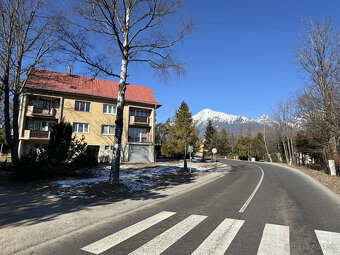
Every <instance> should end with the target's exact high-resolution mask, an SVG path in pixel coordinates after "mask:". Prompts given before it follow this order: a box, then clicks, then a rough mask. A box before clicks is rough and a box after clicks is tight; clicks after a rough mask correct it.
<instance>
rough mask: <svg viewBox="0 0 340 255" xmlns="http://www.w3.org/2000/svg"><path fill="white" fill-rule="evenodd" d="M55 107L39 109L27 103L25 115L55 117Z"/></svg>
mask: <svg viewBox="0 0 340 255" xmlns="http://www.w3.org/2000/svg"><path fill="white" fill-rule="evenodd" d="M56 115H57V109H56V108H50V109H41V108H37V107H36V106H34V105H29V106H28V107H27V116H29V117H34V116H44V117H53V118H56Z"/></svg>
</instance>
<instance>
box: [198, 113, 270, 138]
mask: <svg viewBox="0 0 340 255" xmlns="http://www.w3.org/2000/svg"><path fill="white" fill-rule="evenodd" d="M192 118H193V121H194V124H195V127H196V129H197V132H198V135H199V138H202V136H203V134H204V131H205V128H206V126H207V124H208V121H209V120H211V122H212V124H213V126H214V127H215V128H216V129H217V130H218V131H220V130H221V129H223V128H225V129H226V130H227V131H228V133H229V134H231V133H236V132H239V131H240V130H243V131H246V130H249V129H250V130H251V132H257V131H258V130H260V129H261V128H262V127H263V124H266V125H271V124H272V123H273V121H272V120H271V119H270V118H269V116H267V115H266V114H262V115H261V116H259V117H258V118H256V119H250V118H247V117H244V116H241V115H232V114H227V113H224V112H216V111H213V110H211V109H204V110H202V111H200V112H199V113H197V114H195V115H194V116H193V117H192Z"/></svg>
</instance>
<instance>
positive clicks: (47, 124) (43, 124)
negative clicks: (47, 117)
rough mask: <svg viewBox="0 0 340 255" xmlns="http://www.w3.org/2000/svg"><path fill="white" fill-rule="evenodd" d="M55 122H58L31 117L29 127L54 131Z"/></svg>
mask: <svg viewBox="0 0 340 255" xmlns="http://www.w3.org/2000/svg"><path fill="white" fill-rule="evenodd" d="M55 124H57V123H56V122H51V121H41V120H35V119H30V120H29V121H28V129H29V130H38V131H52V128H53V126H54V125H55Z"/></svg>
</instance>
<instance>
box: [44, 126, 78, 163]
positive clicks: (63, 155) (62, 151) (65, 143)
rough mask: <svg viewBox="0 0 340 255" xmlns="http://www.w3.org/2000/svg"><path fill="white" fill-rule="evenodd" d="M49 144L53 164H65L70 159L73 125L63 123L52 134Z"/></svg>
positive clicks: (55, 127) (54, 128)
mask: <svg viewBox="0 0 340 255" xmlns="http://www.w3.org/2000/svg"><path fill="white" fill-rule="evenodd" d="M50 137H51V139H50V141H49V144H48V154H49V159H50V160H51V162H54V163H56V162H64V161H65V160H67V159H68V157H69V148H70V144H71V142H72V125H71V124H70V123H69V122H64V121H61V122H60V123H58V124H56V125H55V126H54V127H53V129H52V132H51V136H50Z"/></svg>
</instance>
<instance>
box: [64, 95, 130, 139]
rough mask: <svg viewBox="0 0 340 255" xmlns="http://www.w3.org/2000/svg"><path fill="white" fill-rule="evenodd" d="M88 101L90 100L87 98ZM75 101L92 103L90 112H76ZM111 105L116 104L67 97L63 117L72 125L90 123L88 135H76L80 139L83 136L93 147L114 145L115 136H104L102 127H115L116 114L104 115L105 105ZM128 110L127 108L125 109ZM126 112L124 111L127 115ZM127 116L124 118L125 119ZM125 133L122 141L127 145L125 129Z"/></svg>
mask: <svg viewBox="0 0 340 255" xmlns="http://www.w3.org/2000/svg"><path fill="white" fill-rule="evenodd" d="M87 99H88V98H87ZM75 101H83V102H89V103H90V111H89V112H85V111H75V110H74V106H75ZM104 103H107V104H109V103H111V104H116V102H108V101H107V102H103V101H99V100H95V99H92V100H91V101H90V100H85V99H82V98H79V97H77V98H76V97H67V98H64V105H63V117H64V120H65V121H66V122H70V123H71V124H72V125H73V123H74V122H78V123H88V124H89V132H88V133H75V135H76V136H77V137H78V138H80V137H81V136H82V135H84V136H85V141H86V142H87V143H88V144H91V145H113V141H114V139H113V138H114V136H113V135H102V134H101V126H102V125H114V124H115V120H116V115H115V114H104V113H103V104H104ZM125 108H126V107H125ZM125 112H126V111H124V114H125ZM125 118H127V116H124V119H125ZM124 131H125V133H123V137H122V139H123V140H124V143H125V144H126V138H125V137H126V128H124Z"/></svg>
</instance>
